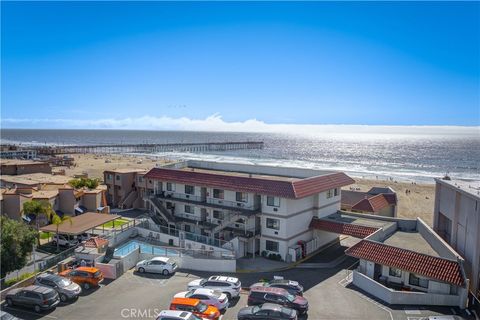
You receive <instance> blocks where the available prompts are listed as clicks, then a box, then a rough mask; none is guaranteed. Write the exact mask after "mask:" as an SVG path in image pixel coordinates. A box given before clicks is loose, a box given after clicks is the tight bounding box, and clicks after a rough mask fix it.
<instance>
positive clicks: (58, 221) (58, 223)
mask: <svg viewBox="0 0 480 320" xmlns="http://www.w3.org/2000/svg"><path fill="white" fill-rule="evenodd" d="M66 221H69V222H70V225H71V224H72V218H70V217H69V216H63V217H60V216H59V215H58V214H56V213H54V214H53V216H52V223H53V224H54V225H55V226H56V232H55V233H56V235H57V252H58V251H60V243H59V241H58V228H59V227H60V226H61V225H62V224H63V223H64V222H66Z"/></svg>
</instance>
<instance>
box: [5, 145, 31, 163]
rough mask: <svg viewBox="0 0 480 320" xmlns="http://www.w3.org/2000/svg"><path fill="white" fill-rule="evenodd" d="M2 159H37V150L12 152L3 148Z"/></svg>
mask: <svg viewBox="0 0 480 320" xmlns="http://www.w3.org/2000/svg"><path fill="white" fill-rule="evenodd" d="M0 158H2V159H26V160H32V159H35V158H37V150H33V149H32V150H25V149H18V150H10V149H9V148H2V150H0Z"/></svg>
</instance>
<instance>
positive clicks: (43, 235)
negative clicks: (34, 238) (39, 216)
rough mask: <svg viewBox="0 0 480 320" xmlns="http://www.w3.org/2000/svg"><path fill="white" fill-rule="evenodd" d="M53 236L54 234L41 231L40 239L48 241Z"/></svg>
mask: <svg viewBox="0 0 480 320" xmlns="http://www.w3.org/2000/svg"><path fill="white" fill-rule="evenodd" d="M53 236H54V234H53V233H50V232H43V231H40V239H48V238H50V237H53Z"/></svg>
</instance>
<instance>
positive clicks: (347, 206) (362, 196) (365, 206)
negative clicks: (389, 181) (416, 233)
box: [341, 187, 397, 217]
mask: <svg viewBox="0 0 480 320" xmlns="http://www.w3.org/2000/svg"><path fill="white" fill-rule="evenodd" d="M341 209H342V210H346V211H352V212H360V213H367V214H374V215H379V216H385V217H396V215H397V194H396V192H395V191H394V190H393V189H392V188H389V187H386V188H379V187H374V188H371V189H370V190H369V191H367V192H362V191H355V190H342V199H341Z"/></svg>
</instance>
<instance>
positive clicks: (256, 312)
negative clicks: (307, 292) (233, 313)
mask: <svg viewBox="0 0 480 320" xmlns="http://www.w3.org/2000/svg"><path fill="white" fill-rule="evenodd" d="M237 319H238V320H254V319H259V320H260V319H262V320H270V319H271V320H296V319H297V311H295V310H293V309H290V308H285V307H282V306H281V305H278V304H274V303H264V304H263V305H261V306H253V307H245V308H242V309H240V311H238V314H237Z"/></svg>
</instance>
